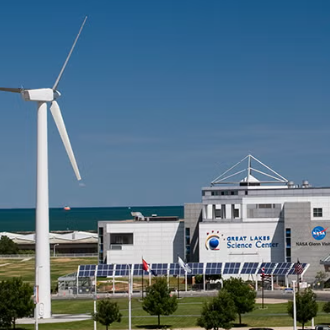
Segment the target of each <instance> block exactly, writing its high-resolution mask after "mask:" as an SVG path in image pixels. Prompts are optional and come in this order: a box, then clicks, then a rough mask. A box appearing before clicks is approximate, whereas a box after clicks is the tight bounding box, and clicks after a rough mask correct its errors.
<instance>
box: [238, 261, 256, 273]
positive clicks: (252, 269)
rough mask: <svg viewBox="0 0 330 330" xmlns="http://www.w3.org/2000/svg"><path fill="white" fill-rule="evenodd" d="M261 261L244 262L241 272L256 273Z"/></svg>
mask: <svg viewBox="0 0 330 330" xmlns="http://www.w3.org/2000/svg"><path fill="white" fill-rule="evenodd" d="M258 266H259V263H258V262H244V264H243V267H242V270H241V274H251V275H253V274H256V272H257V270H258Z"/></svg>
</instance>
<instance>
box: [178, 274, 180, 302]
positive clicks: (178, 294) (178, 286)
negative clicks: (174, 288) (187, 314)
mask: <svg viewBox="0 0 330 330" xmlns="http://www.w3.org/2000/svg"><path fill="white" fill-rule="evenodd" d="M178 298H180V269H179V273H178Z"/></svg>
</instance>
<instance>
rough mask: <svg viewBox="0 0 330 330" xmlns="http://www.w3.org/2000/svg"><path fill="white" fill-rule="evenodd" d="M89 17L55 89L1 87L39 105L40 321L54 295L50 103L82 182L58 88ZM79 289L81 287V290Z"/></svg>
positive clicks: (48, 313) (37, 280)
mask: <svg viewBox="0 0 330 330" xmlns="http://www.w3.org/2000/svg"><path fill="white" fill-rule="evenodd" d="M86 19H87V16H86V17H85V19H84V21H83V23H82V25H81V27H80V30H79V32H78V35H77V37H76V39H75V41H74V43H73V45H72V47H71V50H70V52H69V54H68V56H67V58H66V60H65V62H64V64H63V67H62V69H61V71H60V74H59V75H58V77H57V79H56V81H55V84H54V86H53V88H40V89H24V88H5V87H0V91H4V92H13V93H20V94H21V95H22V97H23V99H24V100H25V101H33V102H37V189H36V192H37V196H36V197H37V198H36V229H35V232H36V234H35V235H36V237H35V242H36V247H35V251H36V259H35V285H36V288H37V289H36V291H37V297H36V302H37V306H36V310H37V314H36V317H37V318H40V317H41V318H50V317H51V295H50V290H51V286H50V248H49V197H48V143H47V103H48V102H51V106H50V111H51V113H52V115H53V118H54V121H55V124H56V126H57V129H58V131H59V133H60V136H61V139H62V142H63V144H64V147H65V150H66V152H67V154H68V156H69V159H70V162H71V165H72V167H73V170H74V172H75V174H76V177H77V179H78V180H81V177H80V173H79V169H78V166H77V162H76V159H75V157H74V153H73V150H72V147H71V143H70V140H69V136H68V133H67V131H66V128H65V124H64V121H63V118H62V114H61V110H60V107H59V105H58V103H57V101H56V100H57V98H59V97H60V96H61V94H60V93H59V92H58V90H57V86H58V84H59V82H60V80H61V77H62V75H63V72H64V69H65V67H66V65H67V63H68V61H69V59H70V57H71V54H72V52H73V49H74V47H75V45H76V43H77V41H78V38H79V36H80V33H81V31H82V29H83V27H84V25H85V22H86ZM77 289H78V288H77Z"/></svg>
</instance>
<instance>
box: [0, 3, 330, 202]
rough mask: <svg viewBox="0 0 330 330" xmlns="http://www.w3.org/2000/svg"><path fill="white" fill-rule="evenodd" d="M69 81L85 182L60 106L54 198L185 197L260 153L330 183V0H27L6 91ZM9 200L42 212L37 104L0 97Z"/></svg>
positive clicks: (1, 166)
mask: <svg viewBox="0 0 330 330" xmlns="http://www.w3.org/2000/svg"><path fill="white" fill-rule="evenodd" d="M85 15H88V20H87V23H86V25H85V28H84V31H83V33H82V35H81V38H80V40H79V42H78V44H77V47H76V49H75V51H74V53H73V56H72V58H71V60H70V62H69V64H68V66H67V69H66V71H65V73H64V75H63V78H62V80H61V82H60V84H59V86H58V89H59V90H60V92H61V93H62V97H61V99H59V104H60V106H61V110H62V113H63V117H64V120H65V123H66V125H67V129H68V132H69V136H70V139H71V143H72V145H73V149H74V152H75V155H76V158H77V161H78V165H79V168H80V171H81V175H82V177H83V183H84V185H83V186H81V185H79V184H78V182H77V181H76V179H75V176H74V173H73V171H72V169H71V167H70V163H69V161H68V159H67V156H66V154H65V151H64V148H63V146H62V144H61V141H60V138H59V136H58V133H57V131H56V127H55V125H54V123H53V121H52V118H51V116H50V114H49V118H48V123H49V125H48V128H49V175H50V206H52V207H61V206H64V205H70V206H136V205H141V206H142V205H183V204H184V203H191V202H199V201H200V200H201V187H204V186H208V185H209V184H210V182H211V181H212V180H213V179H215V178H216V177H217V176H218V175H219V174H221V173H222V172H224V171H225V170H226V169H227V168H228V167H230V166H231V165H233V164H235V163H236V162H237V161H239V160H240V159H242V158H243V157H245V156H246V155H247V154H249V153H251V154H252V155H254V156H255V157H257V158H258V159H260V160H261V161H262V162H264V163H266V164H267V165H269V166H271V167H272V168H273V169H274V170H276V171H277V172H279V173H280V174H282V175H283V176H284V177H286V178H288V179H290V180H293V181H295V182H296V183H300V182H301V181H302V180H303V179H307V180H309V182H310V183H311V184H312V185H314V186H330V175H329V173H330V147H329V141H330V130H329V122H330V111H329V101H330V93H329V87H330V67H329V63H330V3H329V2H328V1H317V2H310V1H289V2H288V1H276V2H275V1H273V2H269V1H244V0H242V1H217V0H214V1H212V0H210V1H195V0H189V1H178V0H173V1H171V0H166V1H165V0H164V1H162V0H159V1H152V0H150V1H144V0H140V1H136V0H131V1H128V0H127V1H126V0H123V1H110V0H107V1H102V0H100V1H80V2H79V5H78V3H77V2H75V1H57V2H56V3H50V2H44V1H28V2H27V1H18V2H6V3H3V4H2V6H1V11H0V31H2V33H1V34H0V40H1V55H0V58H1V60H0V86H3V87H21V86H23V87H25V88H42V87H52V86H53V84H54V81H55V79H56V77H57V75H58V73H59V71H60V68H61V66H62V64H63V62H64V60H65V57H66V56H67V53H68V51H69V49H70V47H71V44H72V42H73V40H74V38H75V36H76V34H77V32H78V30H79V27H80V24H81V23H82V20H83V18H84V16H85ZM0 114H1V118H2V119H1V120H0V152H1V158H0V159H1V161H0V182H1V184H0V208H3V207H13V208H17V207H34V205H35V180H36V179H35V172H36V106H35V104H33V103H28V102H24V101H23V100H22V99H21V98H20V96H18V95H16V94H11V93H1V94H0Z"/></svg>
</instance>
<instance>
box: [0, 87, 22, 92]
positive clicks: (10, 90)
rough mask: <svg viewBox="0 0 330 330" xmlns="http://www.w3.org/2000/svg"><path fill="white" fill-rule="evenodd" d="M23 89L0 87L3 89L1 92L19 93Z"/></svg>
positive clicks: (0, 89)
mask: <svg viewBox="0 0 330 330" xmlns="http://www.w3.org/2000/svg"><path fill="white" fill-rule="evenodd" d="M23 90H24V89H23V88H7V87H0V91H3V92H11V93H21V92H22V91H23Z"/></svg>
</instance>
